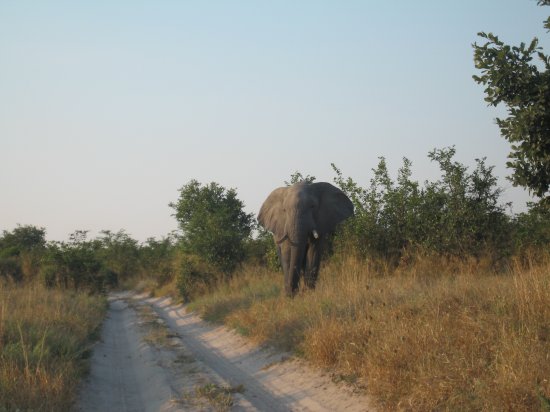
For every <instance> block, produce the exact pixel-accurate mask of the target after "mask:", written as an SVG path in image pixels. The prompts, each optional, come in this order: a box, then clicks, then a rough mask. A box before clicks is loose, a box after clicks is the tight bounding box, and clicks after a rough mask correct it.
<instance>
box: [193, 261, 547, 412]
mask: <svg viewBox="0 0 550 412" xmlns="http://www.w3.org/2000/svg"><path fill="white" fill-rule="evenodd" d="M374 267H378V268H379V267H380V266H379V265H370V264H367V263H364V262H361V261H359V260H356V259H353V258H347V259H344V260H341V261H333V262H330V263H329V264H328V265H326V266H325V267H324V268H323V270H322V273H321V276H320V279H321V280H320V282H319V285H318V288H317V289H316V290H315V291H314V292H306V293H303V294H301V295H300V296H297V297H296V298H294V299H287V298H285V297H282V296H281V293H280V289H279V286H280V285H281V284H282V274H279V273H270V272H266V271H265V270H263V269H260V270H258V271H257V270H254V269H253V268H248V269H246V270H244V271H243V273H242V274H241V275H240V276H236V277H235V278H234V279H233V280H232V281H231V282H230V284H229V285H226V286H223V287H220V289H219V290H218V291H217V292H216V293H214V294H212V295H209V296H207V297H204V298H202V299H201V300H198V301H197V302H195V304H194V306H195V308H197V309H198V310H200V311H201V312H202V313H203V314H204V315H205V316H206V317H207V318H208V319H210V320H218V321H225V322H226V323H228V324H229V325H231V326H233V327H235V328H236V329H237V330H240V331H241V332H243V333H244V334H247V335H249V336H251V337H252V338H253V339H255V340H257V341H258V342H262V343H269V344H272V345H276V346H278V347H280V348H282V349H287V350H288V349H291V350H294V351H295V352H297V353H299V354H301V355H303V356H304V357H305V358H307V359H308V360H310V361H311V362H312V363H314V364H316V365H319V366H321V367H324V368H330V369H331V370H333V371H335V372H334V377H335V378H336V379H338V380H345V381H348V382H353V383H355V384H357V385H358V386H359V387H362V386H365V387H366V388H367V392H368V393H370V394H371V395H373V397H374V398H375V399H376V400H377V401H378V403H379V406H380V408H381V409H383V410H420V411H425V410H499V411H502V410H510V411H522V410H525V411H532V410H541V409H542V410H544V408H546V406H544V405H548V398H550V321H549V320H550V262H545V263H544V262H543V263H539V264H537V265H536V266H528V267H520V266H519V265H517V267H515V268H513V269H511V270H510V271H509V272H507V273H505V274H495V273H492V272H491V270H490V269H489V267H490V265H489V264H486V262H484V261H471V262H451V261H445V262H442V261H440V260H437V259H434V258H429V257H424V258H421V259H416V261H415V263H414V264H409V266H408V267H405V268H401V269H400V270H398V271H397V272H396V273H394V274H392V275H381V274H380V272H378V270H374V269H373V268H374Z"/></svg>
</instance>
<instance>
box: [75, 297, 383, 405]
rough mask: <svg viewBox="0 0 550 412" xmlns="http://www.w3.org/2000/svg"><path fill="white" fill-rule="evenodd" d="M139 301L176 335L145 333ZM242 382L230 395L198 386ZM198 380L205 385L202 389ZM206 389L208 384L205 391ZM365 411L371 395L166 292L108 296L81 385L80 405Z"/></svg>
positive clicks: (230, 384)
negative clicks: (151, 338) (156, 338)
mask: <svg viewBox="0 0 550 412" xmlns="http://www.w3.org/2000/svg"><path fill="white" fill-rule="evenodd" d="M136 305H137V306H138V307H139V305H147V306H150V307H151V308H152V309H153V310H154V312H156V314H157V316H158V318H159V319H158V320H157V321H158V322H162V323H164V324H165V325H166V326H167V327H168V328H169V329H170V333H171V335H172V336H173V339H172V342H171V344H170V345H168V346H166V345H165V346H164V347H160V348H159V347H156V346H153V345H151V344H149V343H146V342H145V341H144V339H145V334H146V331H145V330H144V328H143V327H140V319H139V317H138V315H137V313H136V311H135V309H134V307H136ZM213 387H216V388H238V389H239V392H242V393H234V392H235V391H231V392H232V393H231V394H229V391H226V392H227V395H226V396H227V397H230V401H227V400H225V402H222V403H220V402H219V400H216V401H212V399H205V398H204V397H201V391H200V388H213ZM198 388H199V389H198ZM203 392H204V391H203ZM219 409H229V410H232V411H240V410H244V411H249V410H250V411H257V410H259V411H344V410H346V411H367V410H373V408H372V407H371V406H370V402H369V400H368V398H367V397H365V396H361V395H357V394H354V393H352V391H351V390H350V389H349V388H346V387H343V386H341V385H336V384H334V383H333V382H332V381H331V380H330V378H329V377H328V376H323V374H321V373H320V372H319V371H317V370H314V369H312V368H310V367H309V366H307V365H306V364H305V362H303V361H299V360H296V359H292V358H291V357H289V356H288V354H281V353H277V352H274V351H270V350H267V349H263V348H259V347H258V346H256V345H253V344H251V343H250V342H248V341H247V340H245V339H244V338H242V337H240V336H238V335H236V334H235V333H234V332H232V331H230V330H228V329H226V328H225V327H222V326H212V325H209V324H207V323H205V322H204V321H202V320H201V319H200V318H199V317H198V316H197V315H195V314H194V313H188V312H186V310H185V307H184V306H182V305H172V304H171V302H170V299H168V298H164V299H162V298H146V297H144V296H141V297H139V296H138V297H136V296H134V297H130V295H127V294H126V295H125V294H119V295H113V296H112V297H111V298H110V309H109V313H108V316H107V319H106V321H105V323H104V325H103V330H102V340H101V342H100V343H99V344H98V345H97V347H96V348H95V350H94V354H93V356H92V359H91V372H90V376H89V377H88V379H87V380H86V382H85V384H84V385H83V387H82V389H81V395H80V397H79V401H78V403H77V406H76V410H77V411H82V412H89V411H178V410H186V411H188V410H201V411H202V410H219Z"/></svg>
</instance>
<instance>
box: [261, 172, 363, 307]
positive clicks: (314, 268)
mask: <svg viewBox="0 0 550 412" xmlns="http://www.w3.org/2000/svg"><path fill="white" fill-rule="evenodd" d="M352 215H353V203H352V202H351V200H350V199H349V198H348V197H347V196H346V195H345V194H344V192H342V191H341V190H340V189H338V188H337V187H335V186H333V185H332V184H330V183H327V182H315V183H307V182H298V183H295V184H293V185H292V186H288V187H279V188H277V189H275V190H273V192H271V194H270V195H269V196H268V197H267V199H266V200H265V201H264V203H263V205H262V207H261V208H260V212H259V214H258V223H259V224H260V225H261V226H263V227H264V228H265V229H267V230H269V231H270V232H271V233H272V234H273V239H274V241H275V244H276V247H277V253H278V255H279V260H280V262H281V266H282V268H283V272H284V289H285V293H286V295H287V296H290V297H292V296H294V295H295V294H296V292H297V291H298V284H299V281H300V277H301V276H303V277H304V284H305V286H306V288H309V289H313V288H315V283H316V282H317V276H318V274H319V265H320V262H321V256H322V253H323V249H324V247H326V242H327V237H328V236H329V235H330V234H331V233H332V232H334V230H335V228H336V225H337V224H338V223H340V222H342V221H343V220H345V219H347V218H348V217H350V216H352Z"/></svg>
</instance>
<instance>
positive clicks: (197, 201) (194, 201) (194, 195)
mask: <svg viewBox="0 0 550 412" xmlns="http://www.w3.org/2000/svg"><path fill="white" fill-rule="evenodd" d="M170 207H172V208H173V209H174V210H175V211H176V214H175V216H176V219H177V220H178V223H179V226H180V229H181V232H182V236H181V244H182V246H183V248H184V250H185V251H186V252H187V253H189V254H192V255H196V256H199V257H200V258H201V259H203V260H204V261H205V262H207V263H209V264H211V265H214V266H216V267H217V268H218V269H219V270H221V271H222V272H224V273H231V272H232V271H233V270H234V269H235V268H236V267H237V265H238V264H239V263H241V262H242V261H243V260H244V258H245V248H244V242H245V241H246V240H247V239H248V238H249V236H250V233H251V231H252V222H253V218H252V214H247V213H245V212H244V211H243V207H244V204H243V203H242V202H241V201H240V200H239V199H238V198H237V192H236V191H235V190H234V189H229V190H226V189H225V188H223V187H222V186H220V185H218V184H217V183H214V182H212V183H210V184H209V185H205V186H201V184H200V183H199V182H197V181H196V180H192V181H191V182H189V183H188V184H187V185H185V186H183V187H182V188H181V189H180V197H179V199H178V201H177V202H176V203H170Z"/></svg>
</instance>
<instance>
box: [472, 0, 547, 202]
mask: <svg viewBox="0 0 550 412" xmlns="http://www.w3.org/2000/svg"><path fill="white" fill-rule="evenodd" d="M537 3H538V4H539V5H540V6H548V5H550V0H539V1H538V2H537ZM544 27H545V28H546V29H548V30H550V17H548V19H547V20H546V21H545V23H544ZM478 35H479V36H480V37H481V38H482V39H484V40H486V41H485V43H484V44H482V45H478V44H476V43H474V44H473V48H474V63H475V67H476V68H477V69H479V70H480V71H481V75H480V76H473V78H474V80H475V81H476V82H477V83H479V84H483V85H484V86H486V89H485V94H486V97H485V101H486V102H487V103H488V104H489V105H491V106H498V105H499V104H500V103H504V104H505V105H506V107H507V109H508V117H507V118H505V119H499V118H497V119H496V122H497V124H498V126H499V127H500V131H501V133H502V136H503V137H504V138H505V139H506V140H508V141H509V142H510V143H511V144H512V146H511V148H512V151H511V152H510V154H509V155H508V157H509V159H511V160H510V161H509V162H508V166H509V167H510V168H512V169H513V170H514V171H513V174H512V176H511V177H510V180H511V181H512V182H513V184H514V185H519V186H524V187H526V188H528V189H529V190H530V191H531V192H532V193H534V194H535V195H537V196H538V197H541V198H543V199H544V200H545V203H547V202H550V198H549V197H548V192H549V188H550V56H548V55H545V54H544V53H543V52H542V48H541V47H539V46H538V39H537V38H534V39H533V40H532V41H531V43H529V45H526V44H525V43H521V44H520V45H519V46H509V45H507V44H505V43H504V42H502V41H501V40H500V39H499V38H498V37H497V36H496V35H494V34H492V33H484V32H481V33H478ZM534 57H538V59H539V61H540V66H541V67H539V66H537V65H536V64H535V63H534V62H533V59H534Z"/></svg>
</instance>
